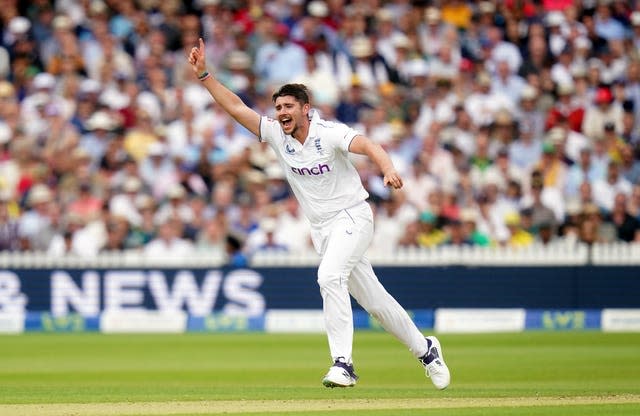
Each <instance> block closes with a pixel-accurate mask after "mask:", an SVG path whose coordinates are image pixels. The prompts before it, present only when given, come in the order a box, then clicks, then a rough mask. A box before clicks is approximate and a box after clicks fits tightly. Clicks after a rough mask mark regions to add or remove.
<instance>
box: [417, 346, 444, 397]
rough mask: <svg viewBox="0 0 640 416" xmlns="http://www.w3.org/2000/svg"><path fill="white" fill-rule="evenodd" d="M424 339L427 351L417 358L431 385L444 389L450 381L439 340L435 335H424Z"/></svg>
mask: <svg viewBox="0 0 640 416" xmlns="http://www.w3.org/2000/svg"><path fill="white" fill-rule="evenodd" d="M426 339H427V347H428V349H427V353H426V354H425V355H423V356H422V357H420V358H419V360H420V362H421V363H422V365H423V366H424V369H425V372H426V373H427V377H428V378H430V379H431V382H432V383H433V385H434V386H436V388H437V389H439V390H443V389H446V388H447V386H448V385H449V383H450V382H451V373H449V368H448V367H447V364H445V362H444V356H443V355H442V347H441V346H440V341H438V338H436V337H426Z"/></svg>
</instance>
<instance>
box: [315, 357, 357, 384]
mask: <svg viewBox="0 0 640 416" xmlns="http://www.w3.org/2000/svg"><path fill="white" fill-rule="evenodd" d="M356 381H358V376H357V375H356V373H355V372H354V371H353V364H347V363H345V362H344V361H341V360H340V359H338V360H336V361H335V362H334V363H333V365H332V366H331V368H329V372H328V373H327V375H326V376H324V378H323V379H322V384H324V386H325V387H331V388H334V387H353V386H355V385H356Z"/></svg>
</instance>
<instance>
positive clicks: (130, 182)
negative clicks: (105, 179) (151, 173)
mask: <svg viewBox="0 0 640 416" xmlns="http://www.w3.org/2000/svg"><path fill="white" fill-rule="evenodd" d="M141 187H142V182H140V179H138V178H136V177H135V176H129V177H128V178H127V179H125V181H124V183H123V184H122V190H123V191H125V192H138V191H139V190H140V188H141Z"/></svg>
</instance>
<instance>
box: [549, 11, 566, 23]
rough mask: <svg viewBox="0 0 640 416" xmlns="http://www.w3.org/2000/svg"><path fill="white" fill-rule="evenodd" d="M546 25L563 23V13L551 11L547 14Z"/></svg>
mask: <svg viewBox="0 0 640 416" xmlns="http://www.w3.org/2000/svg"><path fill="white" fill-rule="evenodd" d="M546 21H547V26H550V27H551V26H560V25H561V24H563V23H564V14H562V12H558V11H553V12H550V13H549V14H548V15H547V19H546Z"/></svg>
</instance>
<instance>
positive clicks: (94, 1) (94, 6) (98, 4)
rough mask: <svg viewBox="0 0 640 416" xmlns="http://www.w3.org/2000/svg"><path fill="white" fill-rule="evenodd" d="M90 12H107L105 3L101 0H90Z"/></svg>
mask: <svg viewBox="0 0 640 416" xmlns="http://www.w3.org/2000/svg"><path fill="white" fill-rule="evenodd" d="M89 12H91V14H102V13H106V12H107V5H106V4H105V2H103V1H102V0H91V2H90V4H89Z"/></svg>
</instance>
